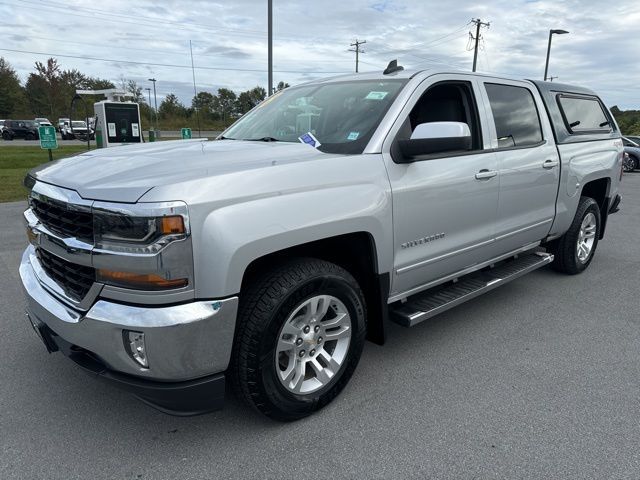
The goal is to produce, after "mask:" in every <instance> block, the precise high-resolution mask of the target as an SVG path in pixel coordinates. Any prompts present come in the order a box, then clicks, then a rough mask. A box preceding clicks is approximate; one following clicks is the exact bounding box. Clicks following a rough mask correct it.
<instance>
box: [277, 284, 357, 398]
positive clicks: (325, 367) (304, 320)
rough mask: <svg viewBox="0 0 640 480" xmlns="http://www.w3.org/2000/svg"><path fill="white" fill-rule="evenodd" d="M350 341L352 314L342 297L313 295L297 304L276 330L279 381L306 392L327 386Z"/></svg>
mask: <svg viewBox="0 0 640 480" xmlns="http://www.w3.org/2000/svg"><path fill="white" fill-rule="evenodd" d="M350 342H351V316H350V315H349V311H348V310H347V307H346V306H345V304H344V303H342V301H340V300H339V299H337V298H336V297H334V296H331V295H316V296H314V297H311V298H309V299H307V300H305V301H303V302H302V303H301V304H299V305H298V306H297V307H296V308H295V309H294V310H293V313H291V315H289V317H288V318H287V320H286V322H285V323H284V325H283V326H282V328H281V329H280V333H279V334H278V342H277V345H276V352H275V367H276V373H277V375H278V379H279V380H280V383H281V384H282V385H283V386H284V387H285V388H286V389H287V390H289V391H290V392H292V393H295V394H298V395H305V394H309V393H313V392H315V391H317V390H319V389H321V388H322V387H324V386H326V385H327V384H329V383H330V382H331V380H332V379H333V378H334V377H335V376H336V374H337V373H338V372H339V371H340V368H341V367H342V366H343V364H344V362H345V360H346V357H347V353H348V351H349V344H350Z"/></svg>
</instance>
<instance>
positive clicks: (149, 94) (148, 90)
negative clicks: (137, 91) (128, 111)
mask: <svg viewBox="0 0 640 480" xmlns="http://www.w3.org/2000/svg"><path fill="white" fill-rule="evenodd" d="M145 90H146V91H147V94H148V96H149V130H151V125H153V116H152V112H153V109H152V108H151V87H146V88H145Z"/></svg>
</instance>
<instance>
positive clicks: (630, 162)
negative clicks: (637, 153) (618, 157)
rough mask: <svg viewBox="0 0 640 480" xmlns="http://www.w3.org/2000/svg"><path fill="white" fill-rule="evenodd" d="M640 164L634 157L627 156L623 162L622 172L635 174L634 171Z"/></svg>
mask: <svg viewBox="0 0 640 480" xmlns="http://www.w3.org/2000/svg"><path fill="white" fill-rule="evenodd" d="M637 166H638V163H637V162H636V160H635V159H634V157H633V156H631V155H628V154H627V155H626V156H625V158H624V160H623V161H622V171H623V172H626V173H629V172H633V170H634V169H635V168H637Z"/></svg>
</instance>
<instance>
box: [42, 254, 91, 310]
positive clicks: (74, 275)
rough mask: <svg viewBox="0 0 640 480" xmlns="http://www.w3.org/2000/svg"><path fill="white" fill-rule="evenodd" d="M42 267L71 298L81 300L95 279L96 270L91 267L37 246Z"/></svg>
mask: <svg viewBox="0 0 640 480" xmlns="http://www.w3.org/2000/svg"><path fill="white" fill-rule="evenodd" d="M36 253H37V255H38V260H39V261H40V265H41V266H42V269H43V270H44V271H45V273H46V274H47V275H49V277H51V278H52V279H53V280H54V281H55V282H56V283H57V284H58V285H60V287H62V289H63V290H64V292H65V293H66V294H67V295H68V296H69V297H70V298H72V299H73V300H75V301H78V302H79V301H81V300H82V299H83V298H84V297H85V295H86V294H87V292H88V291H89V289H90V288H91V285H93V282H94V281H95V279H96V271H95V269H94V268H92V267H84V266H82V265H76V264H75V263H71V262H68V261H66V260H64V259H62V258H60V257H58V256H56V255H53V254H52V253H49V252H47V251H46V250H43V249H42V248H38V249H37V250H36Z"/></svg>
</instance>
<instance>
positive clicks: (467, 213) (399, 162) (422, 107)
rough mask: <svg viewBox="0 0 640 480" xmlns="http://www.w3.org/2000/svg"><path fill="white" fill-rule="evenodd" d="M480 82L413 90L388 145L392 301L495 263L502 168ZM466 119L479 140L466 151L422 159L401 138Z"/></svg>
mask: <svg viewBox="0 0 640 480" xmlns="http://www.w3.org/2000/svg"><path fill="white" fill-rule="evenodd" d="M479 88H480V86H479V85H478V84H477V82H476V80H475V79H474V78H473V77H467V76H465V75H436V76H431V77H428V78H427V79H425V80H424V81H423V82H422V83H421V84H420V85H419V87H418V88H417V89H416V90H415V91H414V92H413V94H412V95H411V97H410V98H409V101H408V102H407V104H406V105H405V107H404V108H403V110H402V111H401V113H400V115H399V116H398V118H397V120H396V122H395V123H394V125H393V126H392V128H391V130H390V133H389V135H388V136H387V139H386V140H385V142H384V144H383V157H384V159H385V163H386V166H387V171H388V173H389V178H390V182H391V190H392V195H393V227H394V274H393V278H392V286H391V298H393V297H394V296H396V297H397V296H406V295H408V294H411V293H415V292H417V291H419V290H421V289H422V288H424V287H425V285H427V284H428V283H429V282H433V281H436V280H438V279H441V278H442V277H444V276H446V275H449V274H453V273H455V272H458V271H460V270H462V269H464V268H466V267H469V266H472V265H474V264H476V263H478V262H481V261H483V260H487V259H488V258H492V257H491V255H492V251H493V250H492V248H493V245H492V243H493V239H494V231H495V222H496V213H497V208H498V190H499V177H498V164H497V160H496V156H495V154H494V153H493V152H491V151H490V150H488V151H485V147H484V146H485V145H488V144H489V136H488V134H487V133H486V129H485V128H483V127H484V121H485V107H484V105H483V103H482V100H481V99H479V98H480V97H479V96H478V94H477V93H478V89H479ZM430 122H461V123H466V124H467V125H468V126H469V129H470V132H471V137H472V142H471V147H470V148H469V149H468V150H466V151H447V152H441V153H438V154H430V155H425V156H423V157H416V158H414V159H413V160H412V161H410V162H409V163H404V162H406V158H404V157H403V154H402V152H401V151H400V147H399V142H400V140H404V139H409V138H410V137H411V136H412V133H413V132H414V130H415V129H416V127H417V126H418V125H421V124H424V123H430Z"/></svg>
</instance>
